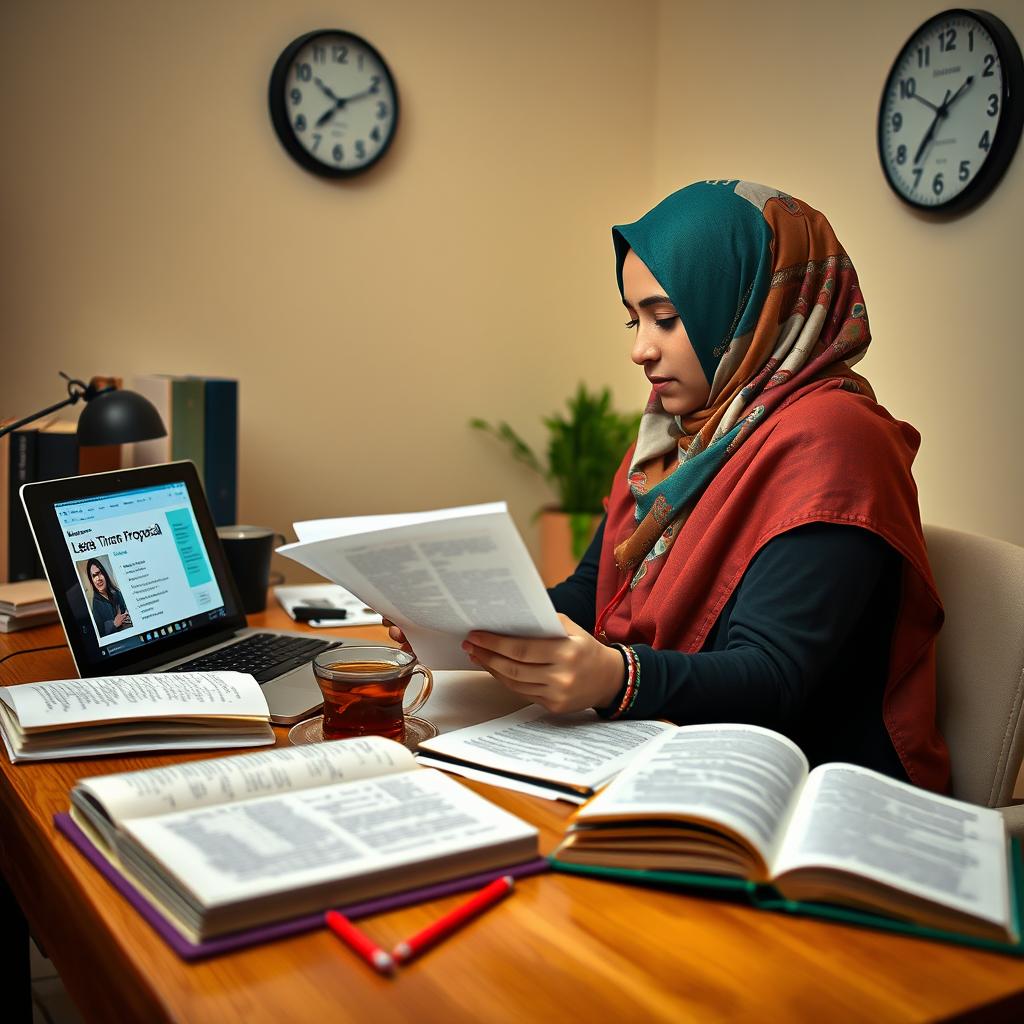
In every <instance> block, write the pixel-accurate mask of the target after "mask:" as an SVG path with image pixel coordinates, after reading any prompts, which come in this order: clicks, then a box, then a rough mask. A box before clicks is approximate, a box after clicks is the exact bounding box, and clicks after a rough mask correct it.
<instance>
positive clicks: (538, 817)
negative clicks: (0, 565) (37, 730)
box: [0, 607, 1024, 1024]
mask: <svg viewBox="0 0 1024 1024" xmlns="http://www.w3.org/2000/svg"><path fill="white" fill-rule="evenodd" d="M251 621H252V625H254V626H257V627H259V626H265V627H277V628H282V627H286V626H291V625H292V624H291V622H290V620H288V619H287V618H286V616H285V615H284V613H283V612H282V611H281V610H280V609H278V608H276V607H275V608H273V609H271V610H268V611H267V612H266V613H265V614H263V615H258V616H253V617H252V620H251ZM311 632H312V631H311ZM318 632H323V631H318ZM338 632H339V634H342V635H343V634H344V632H345V631H338ZM348 632H357V633H358V634H360V635H366V636H369V635H375V636H377V637H381V638H383V636H384V633H383V630H381V629H379V628H378V629H375V630H367V629H365V628H360V629H358V630H349V631H348ZM62 638H63V634H62V633H61V631H60V629H59V627H57V626H50V627H45V628H42V629H36V630H30V631H25V632H21V633H14V634H10V635H0V656H2V655H3V654H7V653H9V652H10V651H12V650H15V649H22V648H29V647H36V646H41V645H44V644H52V643H58V642H60V641H61V640H62ZM70 675H72V664H71V658H70V655H69V654H68V652H67V650H66V649H65V650H58V651H48V652H45V653H40V654H27V655H24V656H21V657H18V658H14V659H12V660H10V661H8V662H7V663H6V664H4V665H2V666H0V682H3V683H12V682H27V681H32V680H39V679H51V678H62V677H67V676H70ZM284 735H285V730H279V742H281V741H283V739H284ZM185 756H196V757H198V756H210V755H209V754H208V753H207V754H202V755H181V756H180V757H178V758H173V759H180V758H181V757H185ZM2 760H3V774H2V780H0V837H2V857H0V867H2V869H3V871H4V873H5V875H6V877H7V879H8V882H9V884H10V887H11V889H12V890H13V892H14V894H15V896H16V897H17V899H18V901H19V903H20V904H21V906H22V908H23V910H24V912H25V915H26V916H27V918H28V920H29V922H30V925H31V927H32V931H33V933H34V934H35V935H36V936H37V937H38V939H39V941H40V942H41V943H42V945H43V946H44V947H45V949H46V951H47V952H48V953H49V955H50V956H51V957H52V959H53V962H54V963H55V965H56V966H57V968H58V970H59V971H60V973H61V977H62V978H63V979H64V982H65V984H66V986H67V989H68V991H69V992H70V994H71V996H72V997H73V998H74V1000H75V1002H76V1003H77V1004H78V1006H79V1007H80V1009H81V1011H82V1013H83V1015H84V1016H85V1017H86V1019H88V1020H96V1021H145V1022H155V1021H162V1020H174V1021H187V1022H189V1024H199V1022H203V1021H210V1022H217V1024H221V1022H225V1021H235V1020H243V1021H245V1022H246V1024H256V1022H258V1021H272V1022H275V1024H276V1022H282V1021H288V1022H292V1021H313V1022H317V1024H322V1022H325V1021H330V1022H335V1021H353V1022H359V1024H366V1022H368V1021H370V1022H373V1024H386V1022H390V1021H410V1020H416V1021H418V1022H431V1021H445V1022H457V1021H508V1022H515V1024H523V1022H527V1021H559V1020H564V1021H575V1020H585V1021H594V1022H602V1021H610V1020H615V1021H670V1020H671V1021H691V1020H701V1021H707V1020H712V1021H713V1020H730V1021H735V1020H758V1021H778V1020H801V1021H815V1022H819V1021H828V1022H829V1024H835V1022H839V1021H872V1022H874V1021H894V1020H895V1021H903V1020H914V1021H920V1020H936V1019H946V1018H950V1017H957V1018H958V1019H972V1020H974V1019H978V1020H982V1019H983V1020H1021V1019H1024V962H1022V961H1017V960H1014V959H1012V958H1009V957H1004V956H999V955H996V954H991V953H980V952H974V951H971V950H967V949H963V948H959V947H955V946H946V945H942V944H939V943H932V942H924V941H920V940H915V939H909V938H903V937H897V936H891V935H886V934H883V933H880V932H873V931H866V930H860V929H855V928H847V927H843V926H840V925H831V924H824V923H821V922H816V921H810V920H800V919H789V918H785V917H782V916H779V915H775V914H768V913H764V912H759V911H754V910H749V909H747V908H744V907H740V906H733V905H729V904H726V903H721V902H713V901H710V900H704V899H696V898H692V897H688V896H683V895H678V894H672V893H665V892H656V891H653V890H648V889H639V888H631V887H628V886H622V885H613V884H609V883H604V882H595V881H588V880H585V879H581V878H572V877H568V876H565V875H556V874H550V875H544V876H540V877H537V878H532V879H527V880H525V881H523V882H522V883H520V885H519V886H517V889H516V892H515V893H514V894H513V896H512V897H511V898H510V899H508V900H506V901H505V902H504V903H503V904H501V905H500V906H499V907H496V908H495V909H493V910H491V911H489V912H488V913H487V914H485V915H484V916H483V917H481V918H479V919H478V920H476V921H475V922H473V923H471V924H470V925H469V926H468V927H467V928H466V929H465V930H464V931H463V932H462V933H460V934H459V935H457V936H455V937H453V938H450V939H449V940H448V941H446V942H444V943H443V944H442V945H440V946H438V947H437V948H436V949H434V950H433V951H431V952H430V953H428V954H427V955H425V956H424V957H423V958H422V960H420V961H417V962H414V963H413V964H412V965H411V966H409V967H407V968H404V969H402V970H401V971H400V972H399V973H398V975H397V976H396V977H395V978H394V979H392V980H388V979H385V978H381V977H378V976H377V975H375V974H374V973H373V972H371V971H370V970H369V969H368V968H367V967H366V966H365V965H364V964H362V963H361V962H360V961H358V960H357V959H356V958H355V957H354V956H353V955H352V954H351V953H350V952H349V951H348V950H346V949H344V948H343V947H342V946H341V945H340V944H339V943H338V941H337V940H336V939H334V938H333V937H332V936H331V935H330V934H329V933H327V932H326V931H325V932H318V933H314V934H310V935H305V936H299V937H296V938H293V939H288V940H285V941H282V942H277V943H274V944H272V945H266V946H261V947H257V948H254V949H249V950H245V951H242V952H240V953H236V954H232V955H230V956H225V957H220V958H217V959H213V960H208V961H206V962H204V963H199V964H194V965H188V964H185V963H183V962H182V961H181V960H179V959H178V958H177V957H176V956H175V955H174V953H172V952H171V950H170V949H169V948H168V947H167V946H166V945H164V943H163V942H162V941H161V939H160V938H159V937H158V936H157V935H156V934H155V933H154V932H153V931H152V930H151V929H150V928H149V926H148V925H147V924H146V923H145V922H144V921H143V920H142V919H141V918H140V917H139V916H138V915H137V914H136V913H135V911H134V910H132V908H131V907H130V906H128V904H127V903H125V901H124V900H123V899H121V897H120V896H119V895H118V894H117V893H116V892H114V891H113V890H112V889H111V888H110V886H109V885H108V884H107V882H106V881H105V880H104V879H103V878H102V877H101V876H100V875H99V874H98V873H97V872H96V871H95V870H93V868H92V867H90V866H89V864H87V863H86V862H85V860H84V859H83V858H82V857H81V856H80V855H79V853H78V852H77V851H76V850H75V849H74V848H73V847H72V846H71V845H70V844H69V843H68V842H67V841H66V840H65V839H64V838H63V837H61V836H60V835H58V834H57V833H56V832H55V830H54V827H53V814H54V812H55V811H62V810H65V809H66V808H67V806H68V791H69V789H70V787H71V785H72V784H73V782H74V781H75V780H76V779H77V778H79V777H81V776H83V775H90V774H99V773H103V772H114V771H126V770H131V769H135V768H149V767H154V766H156V765H160V764H164V763H167V762H169V761H171V760H172V757H169V756H164V757H133V758H109V759H102V760H89V761H76V762H71V761H67V762H51V763H49V764H29V765H17V766H15V765H11V764H8V763H7V760H6V758H2ZM473 788H474V789H477V790H478V791H480V792H483V793H486V795H487V796H488V797H490V798H491V799H492V800H494V801H495V802H496V803H499V804H501V805H502V806H504V807H506V808H508V809H509V810H510V811H512V812H513V813H515V814H519V815H520V816H522V817H524V818H527V819H529V820H530V821H532V822H534V823H535V824H536V825H538V826H539V827H540V828H541V830H542V835H543V839H542V848H543V850H544V851H545V852H548V851H550V849H551V848H552V847H553V846H554V844H555V842H556V840H557V837H558V836H559V834H560V832H561V828H562V822H563V821H564V820H565V818H566V817H567V816H568V814H569V813H570V810H571V808H570V807H569V806H568V805H565V804H560V803H553V802H548V801H543V800H539V799H536V798H533V797H528V796H525V795H523V794H517V793H512V792H509V791H506V790H500V789H494V788H492V787H488V786H484V785H477V784H474V785H473ZM456 902H458V898H452V899H450V900H446V901H436V902H434V903H431V904H428V905H424V906H419V907H411V908H407V909H405V910H401V911H396V912H393V913H390V914H384V915H381V916H379V917H376V918H373V919H370V920H368V921H366V922H365V928H366V930H367V931H368V932H369V933H370V934H371V935H372V936H373V937H374V938H375V939H376V940H377V941H378V942H379V943H380V944H381V945H383V946H385V947H390V946H391V945H392V944H393V943H394V942H396V941H398V940H399V939H401V938H404V937H405V936H407V935H409V934H410V933H411V932H413V931H415V930H416V929H418V928H420V927H422V926H423V925H424V924H426V923H427V922H428V921H430V920H431V919H433V918H434V917H435V916H436V915H437V914H438V913H439V912H441V911H442V910H443V909H445V908H446V907H447V906H450V905H453V904H454V903H456ZM5 999H6V996H5Z"/></svg>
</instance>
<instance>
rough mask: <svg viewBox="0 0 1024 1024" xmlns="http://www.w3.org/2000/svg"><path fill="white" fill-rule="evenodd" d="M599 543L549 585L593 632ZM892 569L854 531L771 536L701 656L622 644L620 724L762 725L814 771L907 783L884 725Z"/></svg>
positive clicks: (827, 526)
mask: <svg viewBox="0 0 1024 1024" xmlns="http://www.w3.org/2000/svg"><path fill="white" fill-rule="evenodd" d="M603 537H604V522H602V523H601V526H600V527H599V529H598V531H597V534H596V535H595V537H594V540H593V541H592V542H591V544H590V547H589V548H588V549H587V552H586V554H585V555H584V556H583V559H582V561H581V562H580V564H579V565H578V566H577V568H576V571H575V572H574V573H573V574H572V576H570V577H569V578H568V579H567V580H565V582H563V583H560V584H558V585H557V586H556V587H553V588H551V590H549V593H550V595H551V599H552V602H553V603H554V606H555V608H556V609H557V610H558V611H560V612H563V613H564V614H566V615H568V616H569V618H571V619H572V620H573V621H574V622H575V623H576V624H577V625H579V626H581V627H582V628H584V629H586V630H588V631H590V632H593V629H594V624H595V620H596V617H597V607H596V594H597V570H598V561H599V558H600V552H601V542H602V539H603ZM901 562H902V560H901V558H900V556H899V555H898V554H897V552H895V551H894V550H893V549H892V548H891V547H890V546H889V545H888V544H887V543H886V542H885V541H884V540H882V539H881V538H880V537H878V536H877V535H876V534H873V533H871V532H870V531H869V530H865V529H862V528H860V527H856V526H842V525H835V524H832V523H808V524H806V525H804V526H800V527H797V528H795V529H793V530H790V531H788V532H786V533H783V534H781V535H779V536H778V537H775V538H774V539H773V540H770V541H769V542H768V543H767V544H765V545H764V547H763V548H761V550H760V551H759V552H758V553H757V555H756V556H755V557H754V559H753V560H752V561H751V563H750V565H749V566H748V567H747V571H746V572H745V573H744V575H743V578H742V580H741V581H740V583H739V586H737V588H736V589H735V591H733V594H732V596H731V597H730V598H729V601H728V602H727V604H726V605H725V607H724V608H723V609H722V612H721V614H720V615H719V617H718V620H717V621H716V623H715V625H714V627H713V628H712V629H711V632H710V633H709V634H708V637H707V640H706V641H705V643H704V646H703V647H702V648H701V650H700V651H699V652H697V653H695V654H684V653H682V652H680V651H663V650H655V649H654V648H652V647H649V646H647V645H645V644H632V643H631V644H630V646H631V647H632V648H633V650H634V651H635V652H636V655H637V659H638V661H639V664H640V684H639V687H638V690H637V696H636V700H635V702H634V704H633V707H632V708H631V709H630V711H629V712H628V715H629V717H631V718H669V719H671V720H672V721H674V722H677V723H679V724H686V725H691V724H696V723H703V722H745V723H750V724H754V725H762V726H766V727H768V728H770V729H775V730H776V731H778V732H781V733H783V734H785V735H786V736H789V738H790V739H792V740H793V741H794V742H795V743H796V744H797V745H798V746H799V747H801V749H802V750H803V751H804V753H805V754H806V755H807V759H808V760H809V761H810V763H811V766H812V767H813V766H814V765H816V764H822V763H825V762H828V761H849V762H852V763H854V764H859V765H862V766H864V767H866V768H874V769H875V770H876V771H881V772H885V773H886V774H888V775H890V776H893V777H895V778H899V779H906V778H907V776H906V772H905V771H904V769H903V766H902V764H901V763H900V760H899V757H898V755H897V754H896V751H895V749H894V748H893V745H892V741H891V740H890V738H889V734H888V732H887V730H886V728H885V724H884V722H883V721H882V694H883V692H884V690H885V683H886V678H887V675H888V663H889V648H890V645H891V641H892V633H893V627H894V625H895V621H896V614H897V611H898V609H899V603H900V591H901V583H900V580H901V572H902V569H901ZM623 675H624V676H625V670H624V671H623ZM624 686H625V679H624V680H623V687H624ZM621 696H622V691H620V694H619V699H621ZM617 706H618V700H616V701H615V702H613V704H612V707H617ZM599 710H600V709H599ZM606 713H607V711H606Z"/></svg>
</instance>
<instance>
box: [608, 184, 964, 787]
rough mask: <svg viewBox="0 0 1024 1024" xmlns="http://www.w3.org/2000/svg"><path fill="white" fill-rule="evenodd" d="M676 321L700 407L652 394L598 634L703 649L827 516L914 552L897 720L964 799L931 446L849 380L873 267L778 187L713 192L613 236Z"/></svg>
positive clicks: (895, 690) (676, 201)
mask: <svg viewBox="0 0 1024 1024" xmlns="http://www.w3.org/2000/svg"><path fill="white" fill-rule="evenodd" d="M612 238H613V242H614V247H615V255H616V263H617V268H616V269H617V275H618V283H619V289H620V291H621V290H622V265H623V261H624V260H625V257H626V254H627V253H628V252H629V251H630V250H633V251H634V252H635V253H636V255H637V256H638V257H639V258H640V259H641V260H642V261H643V262H644V264H646V266H647V268H648V269H649V270H650V272H651V274H652V275H653V276H654V277H655V279H656V280H657V281H658V283H659V284H660V285H661V287H662V288H663V289H664V291H665V293H666V294H667V296H668V298H669V299H670V300H671V301H672V303H673V305H674V306H675V308H676V312H677V313H678V314H679V316H680V318H681V320H682V323H683V326H684V327H685V329H686V333H687V335H688V337H689V339H690V342H691V344H692V345H693V347H694V350H695V352H696V354H697V357H698V359H699V361H700V364H701V367H702V368H703V370H704V374H705V376H706V378H707V380H708V382H709V384H710V396H709V398H708V400H707V403H706V405H705V407H704V408H703V409H699V410H697V411H695V412H692V413H690V414H688V415H686V416H681V417H679V416H673V415H671V414H669V413H667V412H666V411H665V410H664V408H663V407H662V404H661V399H660V398H659V396H658V395H657V394H656V393H653V392H652V394H651V397H650V399H649V400H648V404H647V407H646V410H645V412H644V416H643V419H642V420H641V424H640V431H639V435H638V437H637V440H636V443H635V445H634V446H633V447H632V448H631V449H630V451H629V452H628V453H627V455H626V458H625V460H624V462H623V465H622V467H621V469H620V471H619V472H618V473H617V474H616V478H615V482H614V485H613V488H612V492H611V495H610V497H609V501H608V519H607V524H606V527H605V536H604V545H603V548H602V553H601V563H600V571H599V575H598V590H597V602H598V603H597V610H598V622H597V627H596V632H597V635H598V636H599V637H601V638H602V639H606V640H609V641H615V642H628V643H646V644H650V645H651V646H653V647H655V648H659V649H666V650H680V651H684V652H696V651H699V650H700V649H701V646H702V644H703V642H704V640H705V639H706V638H707V635H708V633H709V631H710V630H711V628H712V627H713V626H714V624H715V622H716V620H717V618H718V616H719V614H720V612H721V611H722V609H723V608H724V606H725V604H726V603H727V601H728V600H729V598H730V596H731V595H732V593H733V591H734V590H735V589H736V587H737V586H738V584H739V582H740V580H741V578H742V576H743V573H744V572H745V571H746V568H747V566H748V565H749V564H750V562H751V560H752V559H753V558H754V556H755V555H756V554H757V552H758V551H759V550H760V549H761V548H762V547H763V546H764V545H765V544H766V543H767V542H768V541H769V540H771V539H772V538H773V537H775V536H778V535H779V534H781V533H784V532H785V531H787V530H791V529H793V528H795V527H797V526H800V525H802V524H805V523H810V522H828V523H837V524H847V525H854V526H858V527H861V528H864V529H867V530H871V531H872V532H874V533H875V534H877V535H879V536H880V537H882V538H883V539H884V540H885V541H887V542H888V543H889V545H890V546H891V547H892V548H894V549H895V550H896V551H897V552H899V553H900V555H902V557H903V573H902V599H901V604H900V609H899V612H898V615H897V621H896V626H895V630H894V635H893V642H892V651H891V656H890V664H889V676H888V680H887V684H886V689H885V697H884V699H883V717H884V720H885V724H886V727H887V729H888V731H889V735H890V736H891V738H892V741H893V745H894V747H895V749H896V751H897V753H898V755H899V757H900V759H901V761H902V763H903V765H904V768H905V769H906V771H907V774H908V776H909V777H910V779H911V780H912V781H914V782H916V783H917V784H919V785H922V786H925V787H927V788H930V789H935V790H943V789H946V788H947V787H948V781H949V758H948V753H947V751H946V747H945V744H944V742H943V740H942V738H941V736H940V735H939V733H938V731H937V729H936V726H935V651H934V648H935V636H936V634H937V632H938V630H939V627H940V626H941V623H942V606H941V603H940V601H939V598H938V595H937V593H936V589H935V584H934V580H933V579H932V575H931V570H930V568H929V565H928V558H927V554H926V552H925V546H924V539H923V535H922V531H921V523H920V514H919V511H918V504H917V490H916V486H915V484H914V481H913V477H912V475H911V464H912V462H913V459H914V456H915V454H916V452H917V449H918V446H919V444H920V436H919V435H918V433H917V432H916V431H915V430H914V428H913V427H911V426H910V425H909V424H907V423H902V422H900V421H897V420H895V419H893V418H892V417H891V416H890V415H889V414H888V413H887V412H886V411H885V409H883V408H882V407H881V406H880V405H878V404H877V403H876V402H875V396H874V392H873V391H872V389H871V386H870V385H869V384H868V382H867V381H866V380H865V379H864V378H863V377H862V376H860V375H859V374H858V373H856V372H855V371H854V370H853V369H852V367H853V365H854V364H855V363H856V362H857V361H858V360H860V359H861V358H862V357H863V355H864V353H865V350H866V349H867V347H868V344H869V343H870V341H871V333H870V330H869V328H868V318H867V310H866V308H865V305H864V299H863V296H862V295H861V291H860V286H859V283H858V280H857V272H856V270H855V269H854V266H853V264H852V263H851V261H850V258H849V257H848V256H847V254H846V252H845V251H844V249H843V247H842V245H841V244H840V242H839V240H838V239H837V238H836V235H835V233H834V232H833V230H832V228H831V226H830V225H829V223H828V221H827V220H826V219H825V217H824V216H823V215H822V214H821V213H819V212H818V211H817V210H814V209H813V208H811V207H810V206H808V205H807V204H806V203H804V202H802V201H801V200H797V199H794V198H793V197H792V196H788V195H786V194H784V193H782V192H779V191H778V190H776V189H772V188H767V187H765V186H763V185H757V184H753V183H751V182H744V181H737V180H720V181H707V182H698V183H696V184H694V185H690V186H689V187H687V188H684V189H681V190H680V191H678V192H675V193H674V194H673V195H671V196H669V197H668V198H667V199H665V200H664V201H663V202H661V203H659V204H658V206H656V207H655V208H654V209H653V210H651V211H650V212H649V213H647V214H646V215H645V216H643V217H642V218H641V219H640V220H638V221H636V222H635V223H633V224H625V225H619V226H617V227H615V228H613V230H612Z"/></svg>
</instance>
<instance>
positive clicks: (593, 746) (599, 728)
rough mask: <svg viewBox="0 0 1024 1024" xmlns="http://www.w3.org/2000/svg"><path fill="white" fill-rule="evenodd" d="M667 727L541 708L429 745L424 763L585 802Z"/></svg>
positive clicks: (670, 728) (422, 752) (424, 745)
mask: <svg viewBox="0 0 1024 1024" xmlns="http://www.w3.org/2000/svg"><path fill="white" fill-rule="evenodd" d="M675 729H676V726H674V725H672V724H670V723H669V722H656V721H645V720H635V721H630V720H623V721H618V722H606V721H602V720H601V719H600V718H598V717H597V715H596V714H595V713H594V712H593V711H579V712H576V713H575V714H571V715H553V714H550V713H548V712H547V711H545V710H544V709H543V708H542V707H539V706H538V705H536V704H531V705H530V706H529V707H525V708H522V709H520V710H519V711H514V712H512V714H510V715H504V716H503V717H501V718H495V719H492V720H491V721H489V722H483V723H481V724H480V725H470V726H467V727H466V728H464V729H456V730H454V731H452V732H448V733H442V734H441V735H440V736H435V737H433V738H432V739H428V740H423V741H422V742H421V743H420V744H419V746H418V748H417V749H418V751H419V756H418V760H419V762H420V764H425V765H433V766H434V767H435V768H443V769H444V770H445V771H449V772H453V773H454V774H456V775H463V776H465V777H466V778H469V779H478V780H480V781H483V782H489V783H490V784H491V785H493V786H502V787H503V788H505V789H515V790H519V791H520V792H523V793H531V794H532V795H534V796H541V797H545V798H546V799H548V800H567V801H568V802H569V803H575V804H582V803H584V802H585V801H586V800H587V798H588V797H591V796H593V795H594V793H595V792H597V790H598V788H599V787H601V786H603V785H604V784H605V783H606V782H607V781H608V780H609V779H611V778H614V776H616V775H617V774H618V773H619V772H621V771H622V769H623V768H625V767H626V765H627V764H629V763H630V761H632V760H633V758H634V757H636V756H637V755H638V754H639V753H640V752H641V751H643V750H646V748H647V747H648V746H649V745H650V744H651V743H652V742H653V741H654V740H655V739H657V738H658V737H659V736H661V735H662V734H663V733H665V732H674V731H675Z"/></svg>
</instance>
